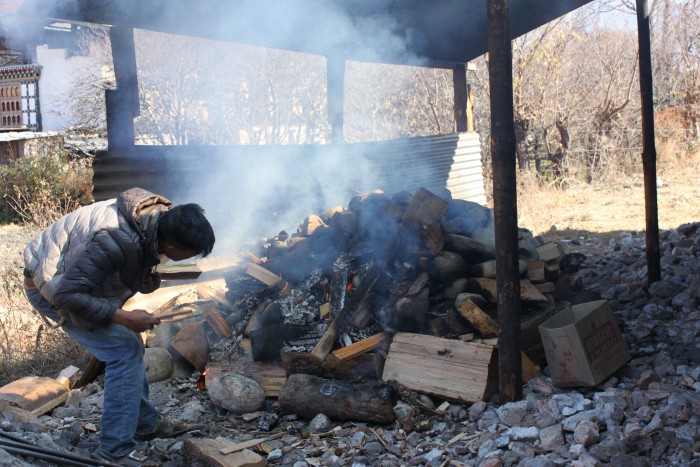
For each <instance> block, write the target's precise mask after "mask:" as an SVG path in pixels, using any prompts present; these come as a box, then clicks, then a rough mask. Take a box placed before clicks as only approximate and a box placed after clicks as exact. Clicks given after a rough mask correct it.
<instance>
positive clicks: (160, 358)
mask: <svg viewBox="0 0 700 467" xmlns="http://www.w3.org/2000/svg"><path fill="white" fill-rule="evenodd" d="M143 364H144V366H145V367H146V377H147V378H148V382H149V383H156V382H158V381H163V380H166V379H168V378H170V376H171V375H172V374H173V359H172V357H171V356H170V352H168V350H167V349H164V348H163V347H146V350H145V352H144V355H143Z"/></svg>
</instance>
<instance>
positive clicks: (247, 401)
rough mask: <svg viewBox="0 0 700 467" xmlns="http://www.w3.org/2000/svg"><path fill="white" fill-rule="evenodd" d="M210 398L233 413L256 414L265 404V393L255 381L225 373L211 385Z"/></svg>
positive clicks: (235, 374) (236, 374)
mask: <svg viewBox="0 0 700 467" xmlns="http://www.w3.org/2000/svg"><path fill="white" fill-rule="evenodd" d="M209 397H210V398H211V400H212V402H214V403H215V404H216V405H218V406H219V407H223V408H225V409H227V410H231V411H233V412H241V413H247V412H255V411H256V410H258V409H259V408H260V407H262V405H263V403H264V402H265V391H264V390H263V388H262V387H261V386H260V385H259V384H258V383H257V382H255V381H254V380H253V379H251V378H248V377H247V376H244V375H242V374H239V373H223V374H221V375H219V376H217V377H216V378H214V379H213V380H212V382H211V383H210V384H209Z"/></svg>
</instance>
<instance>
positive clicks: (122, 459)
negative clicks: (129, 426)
mask: <svg viewBox="0 0 700 467" xmlns="http://www.w3.org/2000/svg"><path fill="white" fill-rule="evenodd" d="M90 457H92V458H93V459H95V460H98V461H102V462H104V464H100V465H105V466H115V465H120V466H127V467H142V466H144V465H145V464H144V462H145V461H148V458H147V457H145V456H142V455H140V454H139V453H138V452H137V451H131V452H130V453H129V454H127V455H126V456H119V457H113V456H110V455H109V454H107V453H106V452H103V451H102V450H97V451H96V452H93V453H92V454H91V455H90Z"/></svg>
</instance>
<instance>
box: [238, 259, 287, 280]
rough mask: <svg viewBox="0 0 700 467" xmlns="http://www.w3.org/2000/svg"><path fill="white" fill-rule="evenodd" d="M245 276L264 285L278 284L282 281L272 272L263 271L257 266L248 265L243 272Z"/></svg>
mask: <svg viewBox="0 0 700 467" xmlns="http://www.w3.org/2000/svg"><path fill="white" fill-rule="evenodd" d="M245 272H246V274H248V275H249V276H250V277H253V278H255V279H257V280H259V281H260V282H262V283H263V284H265V285H275V284H277V283H278V282H280V281H282V280H283V279H282V277H281V276H278V275H277V274H275V273H274V272H272V271H270V270H268V269H265V268H264V267H262V266H261V265H259V264H253V263H251V264H249V265H248V267H247V268H246V270H245Z"/></svg>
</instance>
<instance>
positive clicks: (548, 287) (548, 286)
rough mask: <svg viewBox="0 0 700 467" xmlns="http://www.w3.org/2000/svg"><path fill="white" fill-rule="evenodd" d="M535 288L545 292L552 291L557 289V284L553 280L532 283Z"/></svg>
mask: <svg viewBox="0 0 700 467" xmlns="http://www.w3.org/2000/svg"><path fill="white" fill-rule="evenodd" d="M532 285H534V286H535V288H536V289H537V290H539V291H540V292H542V293H543V294H545V293H554V292H555V291H556V290H557V286H556V284H555V283H554V282H542V283H541V284H532Z"/></svg>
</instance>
